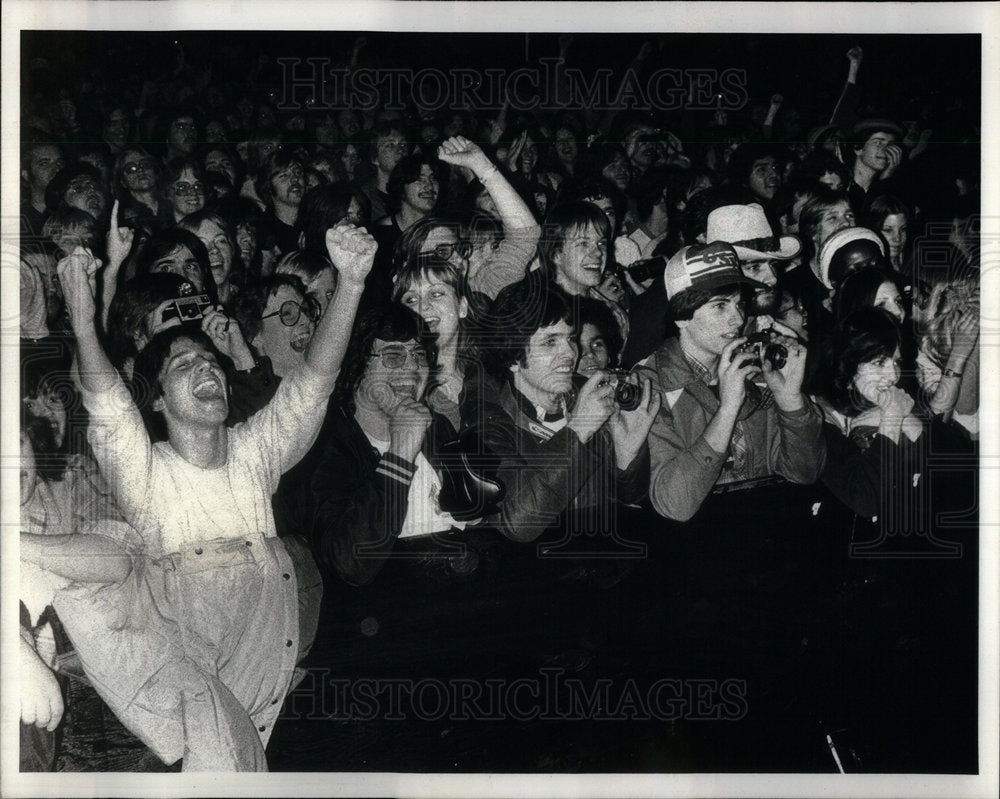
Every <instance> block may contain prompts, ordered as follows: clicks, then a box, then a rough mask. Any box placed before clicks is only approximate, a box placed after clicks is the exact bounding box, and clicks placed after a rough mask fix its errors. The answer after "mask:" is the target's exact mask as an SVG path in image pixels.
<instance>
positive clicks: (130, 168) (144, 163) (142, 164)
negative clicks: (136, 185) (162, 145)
mask: <svg viewBox="0 0 1000 799" xmlns="http://www.w3.org/2000/svg"><path fill="white" fill-rule="evenodd" d="M155 169H156V161H155V160H153V159H152V158H143V159H142V160H141V161H133V162H132V163H131V164H126V165H125V170H124V172H125V174H126V175H134V174H135V173H136V172H152V171H154V170H155Z"/></svg>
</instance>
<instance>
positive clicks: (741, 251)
mask: <svg viewBox="0 0 1000 799" xmlns="http://www.w3.org/2000/svg"><path fill="white" fill-rule="evenodd" d="M705 240H706V241H709V242H712V241H724V242H726V243H727V244H731V245H732V246H733V249H734V250H736V255H737V257H738V258H739V259H740V261H749V260H759V259H761V258H768V259H770V260H774V261H790V260H791V259H792V258H794V257H795V256H796V255H798V254H799V253H800V252H801V251H802V242H801V241H799V239H798V236H780V237H779V236H775V235H774V231H773V230H772V229H771V223H770V222H768V221H767V216H766V215H765V214H764V208H763V207H762V206H761V205H760V204H758V203H751V204H749V205H723V206H722V207H721V208H716V209H715V210H714V211H712V212H711V213H710V214H709V215H708V230H707V231H706V232H705Z"/></svg>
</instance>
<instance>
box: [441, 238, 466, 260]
mask: <svg viewBox="0 0 1000 799" xmlns="http://www.w3.org/2000/svg"><path fill="white" fill-rule="evenodd" d="M432 252H433V253H434V254H435V255H436V256H437V257H438V258H440V259H441V260H442V261H447V260H448V259H449V258H451V256H452V253H456V252H457V253H458V255H459V257H460V258H468V257H469V256H470V255H472V245H471V244H470V243H469V242H467V241H459V242H455V243H454V244H450V243H449V244H438V245H437V246H436V247H435V248H434V249H433V250H432Z"/></svg>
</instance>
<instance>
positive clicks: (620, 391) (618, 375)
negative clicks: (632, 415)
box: [608, 369, 642, 411]
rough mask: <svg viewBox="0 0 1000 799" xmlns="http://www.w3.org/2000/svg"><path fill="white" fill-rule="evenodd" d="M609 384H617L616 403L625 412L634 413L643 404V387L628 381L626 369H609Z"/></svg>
mask: <svg viewBox="0 0 1000 799" xmlns="http://www.w3.org/2000/svg"><path fill="white" fill-rule="evenodd" d="M608 375H609V377H610V380H609V382H614V384H615V402H616V403H618V407H619V408H621V409H622V410H623V411H634V410H635V409H636V408H638V407H639V406H640V405H641V404H642V387H641V386H637V385H636V384H635V383H630V382H629V380H628V376H629V372H628V371H627V370H625V369H608Z"/></svg>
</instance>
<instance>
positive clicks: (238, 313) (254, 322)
mask: <svg viewBox="0 0 1000 799" xmlns="http://www.w3.org/2000/svg"><path fill="white" fill-rule="evenodd" d="M282 286H287V287H288V288H290V289H292V290H293V291H296V292H298V293H299V294H300V295H301V296H302V299H303V300H305V298H306V297H308V296H309V294H308V291H307V290H306V284H305V283H303V282H302V278H300V277H299V276H298V275H290V274H288V273H287V272H281V273H275V274H273V275H268V276H267V277H262V278H260V279H259V280H255V281H253V282H252V283H249V284H247V285H246V286H244V287H243V290H242V291H241V292H240V293H239V294H237V295H236V299H235V300H234V301H233V308H232V311H233V318H234V319H235V320H236V321H237V322H238V323H239V326H240V331H241V332H242V333H243V337H244V338H245V339H246V340H247V342H251V341H253V340H254V339H255V338H257V334H258V333H260V329H261V326H262V325H263V322H262V320H261V317H262V316H263V315H264V308H266V307H267V300H268V298H269V297H271V296H273V295H274V294H275V293H277V291H278V289H280V288H281V287H282Z"/></svg>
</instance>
